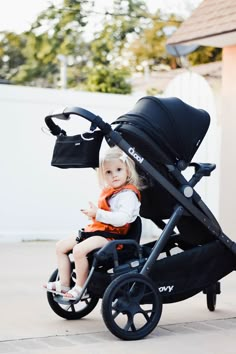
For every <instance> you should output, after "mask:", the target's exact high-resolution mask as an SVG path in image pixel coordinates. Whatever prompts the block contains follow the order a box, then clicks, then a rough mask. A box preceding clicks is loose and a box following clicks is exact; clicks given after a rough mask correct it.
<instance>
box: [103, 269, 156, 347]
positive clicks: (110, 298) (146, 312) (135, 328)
mask: <svg viewBox="0 0 236 354" xmlns="http://www.w3.org/2000/svg"><path fill="white" fill-rule="evenodd" d="M161 313H162V301H161V297H160V295H159V292H158V289H156V288H155V285H154V284H153V282H152V280H151V279H149V278H147V277H145V276H143V275H141V274H124V275H121V276H119V277H118V278H116V279H115V280H114V281H113V282H112V283H111V284H110V285H109V286H108V288H107V289H106V291H105V293H104V297H103V301H102V315H103V320H104V322H105V324H106V326H107V328H108V329H109V330H110V331H111V333H113V334H114V335H115V336H117V337H118V338H121V339H124V340H137V339H141V338H143V337H145V336H147V335H148V334H149V333H151V332H152V331H153V329H154V328H155V327H156V326H157V324H158V322H159V319H160V317H161Z"/></svg>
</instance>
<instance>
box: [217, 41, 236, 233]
mask: <svg viewBox="0 0 236 354" xmlns="http://www.w3.org/2000/svg"><path fill="white" fill-rule="evenodd" d="M221 97H222V106H221V126H222V147H221V176H220V222H221V225H222V228H223V231H224V232H225V233H226V234H227V235H228V236H229V237H230V238H232V239H234V240H236V221H235V220H236V214H235V212H236V204H235V200H236V173H235V167H236V46H231V47H225V48H224V49H223V72H222V96H221Z"/></svg>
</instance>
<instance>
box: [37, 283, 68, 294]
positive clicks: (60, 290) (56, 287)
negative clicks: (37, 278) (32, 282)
mask: <svg viewBox="0 0 236 354" xmlns="http://www.w3.org/2000/svg"><path fill="white" fill-rule="evenodd" d="M43 287H44V288H45V289H46V290H47V291H48V292H50V293H53V294H57V295H64V294H66V293H67V292H68V291H69V290H70V287H69V286H64V285H61V282H60V281H53V282H48V283H47V284H45V285H44V286H43Z"/></svg>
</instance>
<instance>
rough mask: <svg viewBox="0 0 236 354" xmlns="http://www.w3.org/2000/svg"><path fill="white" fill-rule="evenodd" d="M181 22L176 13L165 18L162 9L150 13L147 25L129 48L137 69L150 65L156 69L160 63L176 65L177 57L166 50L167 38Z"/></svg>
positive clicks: (149, 67) (132, 61) (151, 68)
mask: <svg viewBox="0 0 236 354" xmlns="http://www.w3.org/2000/svg"><path fill="white" fill-rule="evenodd" d="M180 24H181V21H180V20H179V19H177V18H176V17H175V16H174V15H170V16H168V17H167V18H165V19H164V20H163V14H161V12H160V11H157V12H156V14H155V15H151V14H150V16H149V18H148V22H147V23H146V26H145V27H143V28H142V31H141V32H140V33H139V36H138V37H136V38H135V39H134V40H133V41H132V42H131V43H130V45H129V47H128V49H127V51H128V52H129V53H130V62H131V63H132V66H133V67H134V68H135V69H136V70H140V69H141V70H144V67H145V66H148V69H149V70H150V71H152V70H155V68H156V67H157V66H158V65H160V64H166V65H169V66H171V67H176V65H177V64H176V61H175V59H173V57H172V56H171V55H169V54H168V53H167V51H166V40H167V34H168V31H170V29H171V28H172V29H173V27H174V28H177V27H178V26H179V25H180Z"/></svg>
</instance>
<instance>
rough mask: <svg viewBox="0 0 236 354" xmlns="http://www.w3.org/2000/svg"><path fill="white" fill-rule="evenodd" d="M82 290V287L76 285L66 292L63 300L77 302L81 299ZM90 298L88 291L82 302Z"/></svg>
mask: <svg viewBox="0 0 236 354" xmlns="http://www.w3.org/2000/svg"><path fill="white" fill-rule="evenodd" d="M81 290H82V288H81V287H80V286H77V285H75V286H74V287H73V288H72V289H70V290H69V291H67V292H66V294H64V296H63V300H66V301H71V300H72V301H77V300H78V299H79V298H80V295H81ZM88 298H89V294H88V293H87V291H85V293H84V294H83V296H82V298H81V299H80V300H86V299H88Z"/></svg>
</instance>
